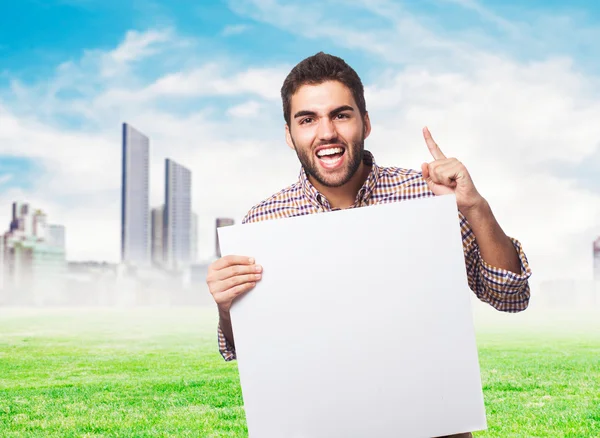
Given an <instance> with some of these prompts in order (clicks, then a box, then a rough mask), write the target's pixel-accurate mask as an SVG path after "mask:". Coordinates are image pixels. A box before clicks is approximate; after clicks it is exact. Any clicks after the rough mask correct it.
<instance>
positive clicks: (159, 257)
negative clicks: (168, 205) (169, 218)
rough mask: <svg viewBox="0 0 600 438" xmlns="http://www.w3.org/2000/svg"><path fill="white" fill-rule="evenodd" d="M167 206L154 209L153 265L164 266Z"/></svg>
mask: <svg viewBox="0 0 600 438" xmlns="http://www.w3.org/2000/svg"><path fill="white" fill-rule="evenodd" d="M164 214H165V206H164V205H161V206H160V207H157V208H153V209H152V263H153V264H154V265H155V266H162V264H163V262H164V254H163V234H164V233H163V230H164Z"/></svg>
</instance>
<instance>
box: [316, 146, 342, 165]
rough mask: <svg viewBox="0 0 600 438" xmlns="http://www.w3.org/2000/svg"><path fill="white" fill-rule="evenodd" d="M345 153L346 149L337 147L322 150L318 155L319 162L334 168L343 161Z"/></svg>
mask: <svg viewBox="0 0 600 438" xmlns="http://www.w3.org/2000/svg"><path fill="white" fill-rule="evenodd" d="M345 152H346V149H345V148H342V147H338V146H335V147H330V148H325V149H321V150H319V151H317V154H316V155H317V158H318V159H319V161H321V163H322V164H323V165H324V166H325V167H332V166H335V165H336V164H338V163H339V162H340V161H341V160H342V157H343V156H344V153H345Z"/></svg>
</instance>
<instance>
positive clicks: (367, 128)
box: [363, 112, 371, 138]
mask: <svg viewBox="0 0 600 438" xmlns="http://www.w3.org/2000/svg"><path fill="white" fill-rule="evenodd" d="M363 125H364V128H363V129H364V130H365V132H364V136H365V137H364V138H367V137H368V136H369V134H370V133H371V119H369V113H368V112H365V117H364V119H363Z"/></svg>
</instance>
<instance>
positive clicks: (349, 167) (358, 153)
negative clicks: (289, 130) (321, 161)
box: [290, 135, 365, 188]
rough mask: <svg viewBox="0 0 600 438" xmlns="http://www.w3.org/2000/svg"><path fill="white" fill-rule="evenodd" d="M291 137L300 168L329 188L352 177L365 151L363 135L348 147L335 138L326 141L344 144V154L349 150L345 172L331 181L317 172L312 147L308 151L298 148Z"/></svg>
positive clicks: (342, 183) (341, 184)
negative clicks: (336, 179)
mask: <svg viewBox="0 0 600 438" xmlns="http://www.w3.org/2000/svg"><path fill="white" fill-rule="evenodd" d="M290 137H291V135H290ZM291 139H292V143H293V145H294V149H295V150H296V155H297V156H298V160H300V164H301V165H302V168H303V169H304V172H305V173H306V176H307V177H312V178H314V179H315V180H316V181H317V182H318V183H319V184H321V185H322V186H324V187H331V188H335V187H341V186H343V185H344V184H346V183H347V182H348V181H350V180H351V179H352V177H353V176H354V174H355V173H356V172H357V171H358V169H359V167H360V163H362V161H363V157H364V153H365V139H364V137H363V138H361V139H360V141H358V142H352V143H351V146H350V147H348V145H347V144H346V143H342V142H340V141H338V140H337V139H334V140H331V141H329V142H327V144H330V143H339V144H343V145H344V146H346V152H345V153H344V154H348V153H349V152H351V153H350V155H349V159H350V161H348V163H347V164H346V173H345V174H344V175H343V177H342V178H340V179H339V180H338V181H333V182H332V181H328V180H327V179H326V178H325V176H324V175H322V174H321V173H320V172H319V167H318V164H317V163H316V162H315V161H314V160H316V158H314V154H313V153H312V149H311V150H310V151H308V153H307V152H306V151H305V150H304V149H301V148H298V147H297V146H296V142H295V141H294V137H291Z"/></svg>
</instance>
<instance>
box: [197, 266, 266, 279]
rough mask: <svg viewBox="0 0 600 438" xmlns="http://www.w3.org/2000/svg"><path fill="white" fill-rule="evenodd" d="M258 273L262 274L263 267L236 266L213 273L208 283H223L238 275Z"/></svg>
mask: <svg viewBox="0 0 600 438" xmlns="http://www.w3.org/2000/svg"><path fill="white" fill-rule="evenodd" d="M258 272H262V266H261V265H234V266H229V267H227V268H223V269H220V270H218V271H213V272H212V273H211V274H210V275H209V276H208V278H207V281H209V282H214V281H223V280H227V279H229V278H232V277H235V276H238V275H246V274H252V273H258Z"/></svg>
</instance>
